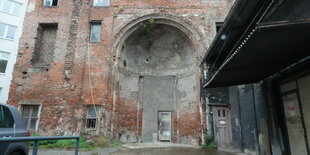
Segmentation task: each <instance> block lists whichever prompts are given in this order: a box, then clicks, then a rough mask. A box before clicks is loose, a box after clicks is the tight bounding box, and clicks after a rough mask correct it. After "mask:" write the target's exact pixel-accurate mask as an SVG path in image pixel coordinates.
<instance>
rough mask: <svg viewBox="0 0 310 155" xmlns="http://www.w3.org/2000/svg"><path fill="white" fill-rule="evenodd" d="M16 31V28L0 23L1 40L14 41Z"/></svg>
mask: <svg viewBox="0 0 310 155" xmlns="http://www.w3.org/2000/svg"><path fill="white" fill-rule="evenodd" d="M16 30H17V27H16V26H12V25H8V24H4V23H0V37H1V38H5V39H10V40H14V38H15V33H16Z"/></svg>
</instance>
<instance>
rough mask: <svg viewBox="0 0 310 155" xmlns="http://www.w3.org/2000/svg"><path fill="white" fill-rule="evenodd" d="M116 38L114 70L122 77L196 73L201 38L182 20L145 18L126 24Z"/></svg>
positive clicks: (159, 16) (168, 17)
mask: <svg viewBox="0 0 310 155" xmlns="http://www.w3.org/2000/svg"><path fill="white" fill-rule="evenodd" d="M117 36H118V38H117V44H116V45H115V46H114V47H115V50H116V57H117V60H116V66H117V67H118V68H119V71H120V72H122V73H123V74H131V75H139V76H147V75H151V76H168V75H188V74H192V73H194V72H196V70H197V66H198V64H197V62H198V61H197V58H198V57H199V56H200V55H201V52H202V50H201V49H202V46H203V45H202V44H201V42H200V41H201V39H200V38H201V35H199V33H197V31H196V30H194V29H193V28H192V27H191V25H189V23H187V22H185V21H183V20H180V19H177V18H175V17H170V16H167V15H165V16H162V15H148V16H144V17H141V18H139V19H136V20H133V21H132V22H130V23H128V24H127V25H126V26H125V27H124V28H123V29H122V30H120V32H119V34H118V35H117Z"/></svg>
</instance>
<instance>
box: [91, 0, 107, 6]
mask: <svg viewBox="0 0 310 155" xmlns="http://www.w3.org/2000/svg"><path fill="white" fill-rule="evenodd" d="M109 3H110V0H94V3H93V6H109V5H110V4H109Z"/></svg>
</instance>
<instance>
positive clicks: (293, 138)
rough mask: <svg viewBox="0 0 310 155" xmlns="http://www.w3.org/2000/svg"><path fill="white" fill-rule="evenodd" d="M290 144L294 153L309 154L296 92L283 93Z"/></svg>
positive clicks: (295, 154)
mask: <svg viewBox="0 0 310 155" xmlns="http://www.w3.org/2000/svg"><path fill="white" fill-rule="evenodd" d="M282 99H283V104H284V111H285V118H286V125H287V132H288V138H289V144H290V149H291V154H292V155H305V154H307V147H306V139H305V131H304V128H303V125H302V116H301V114H300V108H299V102H298V96H297V93H296V92H291V93H287V94H285V95H282Z"/></svg>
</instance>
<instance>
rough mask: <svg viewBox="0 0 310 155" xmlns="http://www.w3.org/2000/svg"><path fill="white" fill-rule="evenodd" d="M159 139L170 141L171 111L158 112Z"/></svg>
mask: <svg viewBox="0 0 310 155" xmlns="http://www.w3.org/2000/svg"><path fill="white" fill-rule="evenodd" d="M158 121H159V124H158V135H159V136H158V137H159V141H169V142H171V112H158Z"/></svg>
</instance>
